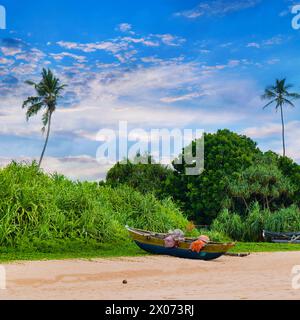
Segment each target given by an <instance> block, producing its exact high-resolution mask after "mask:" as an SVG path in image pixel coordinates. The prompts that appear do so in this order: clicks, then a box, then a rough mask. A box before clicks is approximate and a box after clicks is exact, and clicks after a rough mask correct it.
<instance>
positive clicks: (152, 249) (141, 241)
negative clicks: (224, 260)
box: [126, 227, 235, 261]
mask: <svg viewBox="0 0 300 320" xmlns="http://www.w3.org/2000/svg"><path fill="white" fill-rule="evenodd" d="M126 228H127V230H128V232H129V235H130V237H131V238H132V239H133V241H134V242H135V243H136V244H137V245H138V246H139V247H140V248H141V249H143V250H145V251H147V252H149V253H152V254H160V255H168V256H173V257H177V258H186V259H198V260H207V261H208V260H214V259H217V258H219V257H221V256H222V255H224V254H225V253H227V251H228V250H230V249H231V248H233V247H234V246H235V243H216V242H209V243H207V244H206V245H205V246H204V248H203V249H202V250H201V251H200V252H199V253H198V252H193V251H192V250H191V249H190V247H191V244H192V243H193V242H194V241H197V239H194V238H184V240H181V241H178V242H177V246H176V247H174V248H166V247H165V239H166V237H167V236H168V234H166V233H155V232H150V231H144V230H139V229H133V228H129V227H126Z"/></svg>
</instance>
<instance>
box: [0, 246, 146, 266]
mask: <svg viewBox="0 0 300 320" xmlns="http://www.w3.org/2000/svg"><path fill="white" fill-rule="evenodd" d="M145 255H147V253H146V252H145V251H143V250H141V249H139V248H138V247H137V246H136V245H135V244H134V243H127V244H126V245H124V246H115V245H112V244H99V245H98V246H97V247H95V246H86V247H85V248H84V250H82V249H81V248H77V247H75V246H74V247H73V248H69V250H66V249H64V250H61V251H53V250H49V251H48V252H41V251H34V250H31V249H28V250H24V251H20V250H16V249H13V248H2V247H1V248H0V263H5V262H14V261H42V260H65V259H94V258H114V257H138V256H145Z"/></svg>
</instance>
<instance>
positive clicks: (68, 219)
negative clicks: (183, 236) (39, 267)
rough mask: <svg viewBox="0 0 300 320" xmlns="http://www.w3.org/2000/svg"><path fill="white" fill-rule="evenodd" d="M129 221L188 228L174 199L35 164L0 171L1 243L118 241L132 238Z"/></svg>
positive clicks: (158, 227)
mask: <svg viewBox="0 0 300 320" xmlns="http://www.w3.org/2000/svg"><path fill="white" fill-rule="evenodd" d="M126 224H128V225H130V226H134V227H137V228H143V229H148V230H153V231H157V232H166V231H168V230H169V229H173V228H181V229H183V230H185V229H186V227H187V225H188V221H187V219H186V218H185V217H184V216H183V215H182V213H181V212H180V211H179V210H178V208H177V207H176V206H175V205H174V204H173V202H172V201H171V200H164V201H159V200H157V199H156V198H155V197H154V196H153V195H151V194H148V195H142V194H140V193H139V192H137V191H134V190H133V189H131V188H129V187H126V186H125V187H120V188H116V189H112V188H110V187H106V186H99V185H98V184H96V183H89V182H72V181H70V180H68V179H66V178H65V177H64V176H61V175H57V174H56V175H53V176H49V175H46V174H44V173H43V172H41V171H40V170H39V169H38V167H37V166H36V164H34V163H33V164H17V163H11V164H10V165H9V166H7V167H6V168H4V169H0V246H7V247H19V248H20V247H24V246H25V247H26V246H29V247H30V246H35V247H41V246H46V247H47V246H67V244H66V243H67V242H72V241H75V240H76V241H78V243H80V244H82V243H85V242H90V243H91V242H92V243H95V244H96V243H98V244H99V243H112V244H114V243H115V244H116V245H117V244H120V243H125V242H127V241H128V236H127V232H126V230H125V228H124V226H125V225H126ZM41 244H43V245H41Z"/></svg>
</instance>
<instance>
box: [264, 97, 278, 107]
mask: <svg viewBox="0 0 300 320" xmlns="http://www.w3.org/2000/svg"><path fill="white" fill-rule="evenodd" d="M274 102H276V99H273V100H272V101H270V102H269V103H267V104H266V105H265V106H264V107H263V109H266V108H268V107H269V106H270V105H271V104H273V103H274Z"/></svg>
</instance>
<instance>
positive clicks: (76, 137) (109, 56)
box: [0, 0, 300, 180]
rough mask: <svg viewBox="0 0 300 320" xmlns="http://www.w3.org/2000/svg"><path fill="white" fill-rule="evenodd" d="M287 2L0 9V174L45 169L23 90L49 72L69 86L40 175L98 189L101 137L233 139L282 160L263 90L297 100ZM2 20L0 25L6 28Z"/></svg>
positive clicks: (14, 4) (295, 51) (296, 150)
mask: <svg viewBox="0 0 300 320" xmlns="http://www.w3.org/2000/svg"><path fill="white" fill-rule="evenodd" d="M296 4H300V0H299V1H297V0H296V1H291V0H243V1H238V0H230V1H229V0H202V1H201V0H152V1H140V0H130V1H128V0H126V1H125V0H111V1H104V0H85V1H82V2H79V1H76V4H74V1H70V0H60V1H58V0H52V1H44V0H40V1H36V0H27V1H19V0H0V5H2V6H3V7H5V9H6V24H7V26H6V27H7V28H6V30H2V29H0V166H4V165H6V164H7V163H9V162H10V161H11V160H12V159H14V160H17V161H22V160H26V161H30V160H33V159H38V158H39V155H40V153H41V150H42V147H43V143H44V136H43V135H42V133H41V127H42V124H41V116H42V114H41V115H38V116H37V117H35V118H32V119H30V121H29V122H27V121H26V117H25V110H22V102H23V101H24V100H25V99H26V98H27V97H28V96H31V95H33V94H34V91H33V90H32V88H31V87H29V86H28V85H27V84H25V83H24V82H25V81H26V80H33V81H38V80H39V79H40V73H41V70H42V69H43V68H51V70H53V72H54V73H55V75H56V76H58V77H59V78H60V79H61V81H62V82H63V83H66V84H68V87H67V88H66V89H65V92H64V95H63V97H62V98H61V99H59V101H58V106H57V110H56V112H55V114H54V118H53V126H52V131H51V137H50V141H49V145H48V149H47V151H46V158H45V161H44V163H43V168H44V169H45V170H46V171H47V172H54V171H57V172H60V173H63V174H66V175H67V176H68V177H70V178H72V179H80V180H100V179H103V178H104V177H105V173H106V171H107V170H108V168H109V166H108V165H103V164H102V165H101V164H99V163H98V162H97V161H96V152H97V148H98V147H99V145H101V143H100V142H99V141H98V140H99V139H98V137H97V133H98V131H99V130H100V129H103V128H108V129H109V128H111V129H116V128H117V127H118V123H119V121H128V126H129V128H131V129H133V128H143V129H146V130H150V129H155V128H168V129H173V128H180V129H184V128H193V129H196V128H198V129H204V130H205V131H206V132H216V131H217V130H218V129H224V128H228V129H230V130H232V131H235V132H237V133H239V134H246V135H247V136H249V137H251V138H252V139H254V140H255V141H257V143H258V146H259V147H260V148H261V149H262V150H264V151H267V150H269V149H271V150H273V151H275V152H279V153H281V152H282V143H281V121H280V115H279V113H276V111H275V110H274V108H270V109H268V110H263V109H262V107H263V106H264V104H265V102H264V101H262V100H261V95H262V94H263V91H264V88H265V87H266V86H267V85H271V84H273V83H274V82H275V79H276V78H279V79H281V78H287V81H288V82H289V83H292V84H293V85H294V88H293V91H295V92H300V72H299V70H300V60H299V49H300V30H295V29H293V28H292V19H293V17H294V16H295V15H293V14H292V12H291V8H292V7H293V5H296ZM0 18H1V17H0ZM295 105H296V107H295V108H290V107H287V108H286V110H285V119H286V129H287V132H286V136H287V137H286V138H287V153H288V155H289V156H290V157H292V158H293V159H294V160H295V161H297V162H300V139H299V136H300V119H299V116H300V103H299V102H295Z"/></svg>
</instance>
